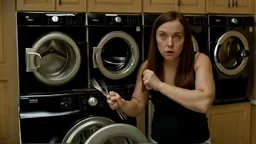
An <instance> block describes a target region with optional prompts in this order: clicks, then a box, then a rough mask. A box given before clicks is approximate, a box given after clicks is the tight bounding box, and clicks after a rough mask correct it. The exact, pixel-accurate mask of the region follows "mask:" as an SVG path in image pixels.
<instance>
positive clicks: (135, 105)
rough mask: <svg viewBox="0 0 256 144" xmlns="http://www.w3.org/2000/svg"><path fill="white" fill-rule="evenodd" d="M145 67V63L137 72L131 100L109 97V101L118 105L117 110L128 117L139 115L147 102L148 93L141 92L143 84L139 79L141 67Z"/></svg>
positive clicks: (117, 96)
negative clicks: (119, 109)
mask: <svg viewBox="0 0 256 144" xmlns="http://www.w3.org/2000/svg"><path fill="white" fill-rule="evenodd" d="M144 66H145V63H143V64H142V66H141V67H140V69H139V72H138V74H137V79H136V86H135V89H134V92H133V94H132V99H131V100H129V101H126V100H124V99H122V98H121V97H120V96H119V95H116V96H110V98H111V101H116V102H117V104H118V105H119V108H121V110H122V111H123V112H124V113H125V114H126V115H128V116H130V117H135V116H138V115H140V114H141V113H142V112H143V111H144V109H145V106H146V104H147V102H148V93H149V92H148V91H147V90H145V91H142V88H143V83H142V79H141V75H142V71H143V67H144Z"/></svg>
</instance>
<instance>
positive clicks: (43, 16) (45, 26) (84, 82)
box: [17, 12, 88, 95]
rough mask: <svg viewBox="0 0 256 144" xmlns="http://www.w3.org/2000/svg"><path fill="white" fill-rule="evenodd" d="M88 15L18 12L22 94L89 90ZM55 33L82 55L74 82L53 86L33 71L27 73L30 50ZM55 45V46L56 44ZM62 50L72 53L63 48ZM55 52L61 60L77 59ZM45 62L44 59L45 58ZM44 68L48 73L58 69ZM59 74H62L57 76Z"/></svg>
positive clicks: (72, 80)
mask: <svg viewBox="0 0 256 144" xmlns="http://www.w3.org/2000/svg"><path fill="white" fill-rule="evenodd" d="M85 16H86V15H85V13H50V12H49V13H47V12H45V13H44V12H17V33H18V37H17V40H18V65H19V66H18V68H19V93H20V95H30V94H42V93H53V92H58V91H66V90H72V89H74V88H85V87H88V75H87V73H88V72H87V71H88V70H87V47H86V27H85ZM52 32H56V33H60V34H61V35H66V36H68V37H70V38H71V39H72V40H73V41H74V43H75V44H76V45H77V47H78V48H79V52H80V56H81V61H80V62H81V63H80V67H79V70H78V72H77V73H76V74H75V75H74V76H73V78H72V79H71V80H69V81H67V82H65V83H63V84H58V85H49V84H46V83H44V82H41V81H39V80H38V78H37V77H36V76H35V74H34V73H33V72H27V71H26V48H33V45H34V44H35V43H36V41H38V40H40V39H41V38H42V37H44V36H47V35H48V34H50V33H52ZM49 41H50V40H49ZM57 42H59V43H60V41H56V43H55V44H56V45H58V43H57ZM64 43H65V42H64ZM55 44H54V43H53V45H55ZM49 46H50V45H49ZM60 48H63V49H67V50H69V49H68V48H66V47H65V46H63V45H62V46H60ZM51 50H52V51H54V53H55V54H56V55H59V57H60V58H59V59H60V61H61V60H62V59H64V58H63V57H67V58H70V59H75V58H74V57H73V56H72V55H71V56H69V55H63V54H62V52H60V51H59V53H58V52H56V51H58V50H56V49H51ZM51 50H50V51H49V52H48V53H47V52H46V53H45V55H47V56H49V55H51V54H49V53H51ZM42 59H44V57H43V56H42ZM47 63H48V64H53V63H54V61H52V62H51V61H48V62H47ZM67 64H68V63H67ZM42 65H43V64H42ZM44 67H45V70H48V71H50V70H54V69H55V68H50V67H49V68H46V66H44ZM56 75H59V74H57V73H56Z"/></svg>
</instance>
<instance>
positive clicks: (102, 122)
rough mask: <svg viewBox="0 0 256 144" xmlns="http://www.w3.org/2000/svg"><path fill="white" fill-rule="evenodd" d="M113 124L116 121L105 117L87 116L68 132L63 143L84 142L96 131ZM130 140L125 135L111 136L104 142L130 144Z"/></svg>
mask: <svg viewBox="0 0 256 144" xmlns="http://www.w3.org/2000/svg"><path fill="white" fill-rule="evenodd" d="M111 124H114V122H113V121H112V120H110V119H108V118H105V117H89V118H86V119H84V120H82V121H80V122H78V123H77V124H75V125H74V126H73V127H72V128H71V129H70V130H69V131H68V132H67V134H66V135H65V137H64V138H63V140H62V144H84V143H85V142H87V141H88V140H89V139H90V137H91V136H92V135H94V133H95V132H98V131H99V130H101V129H102V128H104V127H106V126H108V125H111ZM128 142H129V141H128V140H127V139H125V138H123V137H115V138H109V139H108V140H107V141H106V142H105V143H104V144H128ZM90 144H92V143H90ZM95 144H96V143H95Z"/></svg>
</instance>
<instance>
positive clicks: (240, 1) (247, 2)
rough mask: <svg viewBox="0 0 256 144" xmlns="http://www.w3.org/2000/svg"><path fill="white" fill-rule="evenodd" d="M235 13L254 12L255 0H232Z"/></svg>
mask: <svg viewBox="0 0 256 144" xmlns="http://www.w3.org/2000/svg"><path fill="white" fill-rule="evenodd" d="M230 1H231V5H233V7H232V8H233V9H234V13H239V14H254V3H255V2H254V1H255V0H230Z"/></svg>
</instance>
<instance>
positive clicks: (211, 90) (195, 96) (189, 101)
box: [157, 53, 215, 113]
mask: <svg viewBox="0 0 256 144" xmlns="http://www.w3.org/2000/svg"><path fill="white" fill-rule="evenodd" d="M195 73H196V80H195V90H188V89H184V88H179V87H176V86H173V85H169V84H167V83H164V82H161V83H160V84H159V86H158V88H157V89H158V91H159V92H161V93H162V94H163V95H166V96H167V97H169V98H170V99H172V100H174V101H176V102H177V103H179V104H181V105H183V106H184V107H186V108H188V109H191V110H193V111H197V112H200V113H206V111H207V110H208V108H209V107H210V106H211V105H212V102H213V99H214V96H215V84H214V78H213V73H212V65H211V62H210V59H209V58H208V56H206V55H205V54H203V53H200V54H199V56H198V58H197V60H196V61H195Z"/></svg>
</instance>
